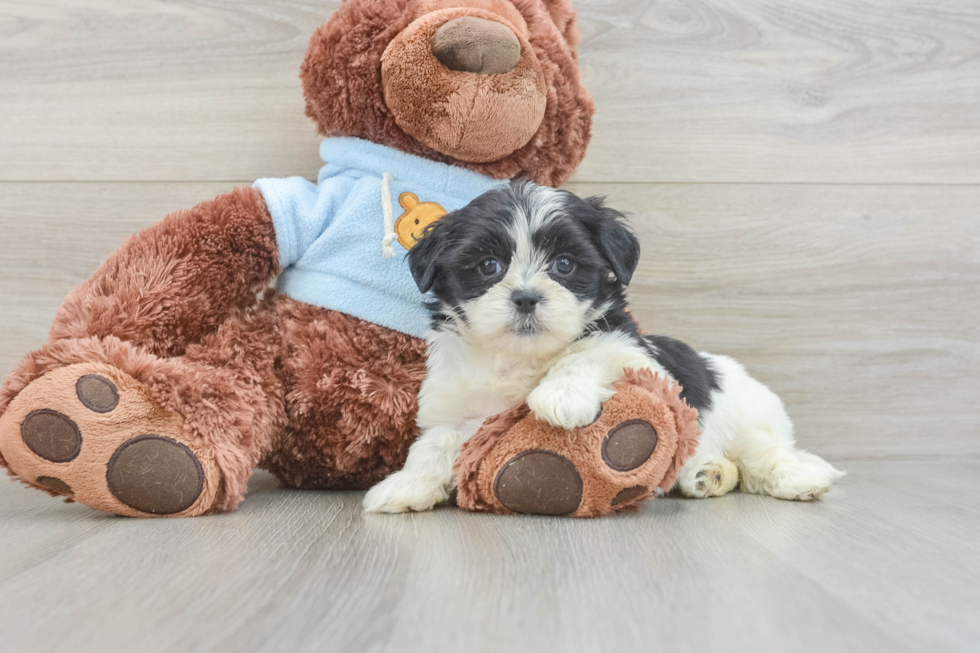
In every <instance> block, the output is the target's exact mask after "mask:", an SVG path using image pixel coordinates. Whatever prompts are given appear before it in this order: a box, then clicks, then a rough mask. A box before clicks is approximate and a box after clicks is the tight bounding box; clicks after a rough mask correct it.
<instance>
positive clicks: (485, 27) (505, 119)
mask: <svg viewBox="0 0 980 653" xmlns="http://www.w3.org/2000/svg"><path fill="white" fill-rule="evenodd" d="M525 32H526V26H523V23H521V24H520V25H515V24H514V23H513V22H511V21H509V20H507V18H504V17H503V16H502V15H501V14H499V13H496V12H494V11H489V10H487V9H482V8H476V7H468V6H462V7H459V6H450V7H447V8H441V9H436V10H434V11H426V12H424V13H423V14H422V15H421V16H419V17H418V18H416V19H415V20H414V21H413V22H412V23H411V24H409V25H408V26H407V27H406V28H405V29H404V30H402V31H401V32H400V33H399V34H398V36H396V37H395V38H394V39H393V40H392V41H391V43H389V44H388V47H387V48H386V49H385V52H384V54H383V55H382V57H381V80H382V88H383V93H384V100H385V104H386V105H387V106H388V109H389V110H390V111H391V113H392V115H393V117H394V119H395V122H396V123H397V124H398V126H399V127H401V129H402V130H404V132H405V133H406V134H409V135H410V136H412V137H413V138H416V139H417V140H418V141H419V142H421V143H423V144H425V145H427V146H428V147H431V148H432V149H434V150H436V151H437V152H440V153H442V154H447V155H449V156H451V157H454V158H456V159H458V160H460V161H466V162H470V163H473V162H489V161H497V160H499V159H502V158H504V157H506V156H509V155H510V154H512V153H513V152H515V151H516V150H517V149H519V148H521V147H524V146H525V145H526V144H527V143H528V142H529V141H530V140H531V138H532V137H533V136H534V134H535V133H536V132H537V130H538V128H539V127H540V125H541V121H542V120H543V118H544V114H545V107H546V105H547V84H546V83H545V78H544V73H543V71H542V68H541V64H540V62H539V61H538V58H537V55H536V53H535V51H534V48H533V47H532V46H531V44H530V42H529V41H528V36H527V34H526V33H525Z"/></svg>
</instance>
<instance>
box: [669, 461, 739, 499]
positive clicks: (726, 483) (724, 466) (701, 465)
mask: <svg viewBox="0 0 980 653" xmlns="http://www.w3.org/2000/svg"><path fill="white" fill-rule="evenodd" d="M677 485H678V487H680V490H681V492H682V493H683V494H684V495H685V496H689V497H692V498H695V499H704V498H707V497H720V496H722V495H725V494H728V493H729V492H731V491H732V490H734V489H735V486H736V485H738V467H737V466H736V465H735V463H733V462H732V461H730V460H728V459H727V458H712V459H699V460H696V461H690V462H689V463H688V464H687V465H685V466H684V470H683V471H682V472H681V475H680V478H679V479H678V482H677Z"/></svg>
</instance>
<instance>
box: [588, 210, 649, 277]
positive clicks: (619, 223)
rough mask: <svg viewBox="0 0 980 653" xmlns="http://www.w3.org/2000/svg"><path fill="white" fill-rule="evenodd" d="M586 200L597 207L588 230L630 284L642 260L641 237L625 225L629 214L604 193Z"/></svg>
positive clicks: (616, 269) (613, 268)
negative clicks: (611, 204)
mask: <svg viewBox="0 0 980 653" xmlns="http://www.w3.org/2000/svg"><path fill="white" fill-rule="evenodd" d="M585 201H586V202H588V203H589V204H590V205H591V206H592V208H593V210H594V211H595V220H594V221H593V222H592V225H591V228H590V229H589V231H591V232H592V236H593V238H595V242H596V245H597V246H598V247H599V251H600V252H601V253H602V256H603V258H605V259H606V262H607V263H609V267H610V268H612V271H613V274H615V275H616V278H617V279H619V282H620V283H621V284H623V285H624V286H628V285H629V283H630V280H631V279H632V278H633V272H635V271H636V266H637V265H638V264H639V262H640V241H639V240H637V239H636V236H634V235H633V232H632V231H630V230H629V229H628V228H627V227H626V224H625V223H626V216H625V215H623V214H622V213H620V212H619V211H616V210H615V209H611V208H609V207H608V206H606V205H605V198H604V197H589V198H587V199H586V200H585Z"/></svg>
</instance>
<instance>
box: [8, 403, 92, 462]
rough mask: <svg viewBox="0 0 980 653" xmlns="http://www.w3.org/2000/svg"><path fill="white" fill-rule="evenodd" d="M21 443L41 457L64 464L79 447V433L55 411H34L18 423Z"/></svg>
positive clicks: (80, 439)
mask: <svg viewBox="0 0 980 653" xmlns="http://www.w3.org/2000/svg"><path fill="white" fill-rule="evenodd" d="M20 434H21V437H23V438H24V444H26V445H27V446H28V448H29V449H30V450H31V451H33V452H34V453H36V454H37V455H38V456H40V457H41V458H44V459H45V460H50V461H51V462H53V463H67V462H70V461H72V460H74V459H75V458H76V457H78V454H79V453H80V452H81V450H82V434H81V432H80V431H79V430H78V425H77V424H75V422H73V421H72V419H71V418H70V417H68V416H67V415H62V414H61V413H59V412H58V411H56V410H48V409H47V408H42V409H40V410H35V411H34V412H32V413H31V414H30V415H28V416H27V417H26V418H25V419H24V423H23V424H21V425H20Z"/></svg>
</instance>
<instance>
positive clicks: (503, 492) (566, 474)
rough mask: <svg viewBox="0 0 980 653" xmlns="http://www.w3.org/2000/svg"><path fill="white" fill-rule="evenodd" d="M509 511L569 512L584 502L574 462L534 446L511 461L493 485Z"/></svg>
mask: <svg viewBox="0 0 980 653" xmlns="http://www.w3.org/2000/svg"><path fill="white" fill-rule="evenodd" d="M493 493H494V495H495V496H496V497H497V500H498V501H500V503H501V504H503V505H504V507H506V508H507V509H508V510H512V511H514V512H520V513H524V514H528V515H567V514H569V513H572V512H575V510H576V509H577V508H578V507H579V504H581V503H582V477H581V476H580V475H579V473H578V470H577V469H575V464H574V463H573V462H572V461H571V460H569V459H568V458H565V457H564V456H561V455H559V454H557V453H555V452H554V451H547V450H544V449H532V450H531V451H524V452H522V453H519V454H517V455H516V456H514V457H513V458H511V459H510V460H508V461H507V462H506V463H505V464H504V466H503V467H502V468H501V469H500V471H499V472H498V473H497V478H496V480H495V481H494V484H493Z"/></svg>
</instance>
